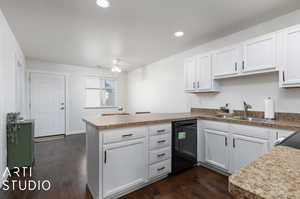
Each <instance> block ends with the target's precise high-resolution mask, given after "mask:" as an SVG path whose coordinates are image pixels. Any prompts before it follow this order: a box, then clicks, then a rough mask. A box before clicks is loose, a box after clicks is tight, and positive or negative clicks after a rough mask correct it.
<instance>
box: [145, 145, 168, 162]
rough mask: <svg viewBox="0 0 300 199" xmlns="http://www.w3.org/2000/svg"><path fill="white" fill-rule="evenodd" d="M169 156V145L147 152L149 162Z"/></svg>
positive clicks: (158, 160)
mask: <svg viewBox="0 0 300 199" xmlns="http://www.w3.org/2000/svg"><path fill="white" fill-rule="evenodd" d="M169 158H171V147H167V148H163V149H158V150H154V151H150V152H149V163H150V164H153V163H156V162H160V161H163V160H166V159H169Z"/></svg>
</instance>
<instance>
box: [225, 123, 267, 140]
mask: <svg viewBox="0 0 300 199" xmlns="http://www.w3.org/2000/svg"><path fill="white" fill-rule="evenodd" d="M229 130H230V132H232V133H233V134H238V135H245V136H249V137H255V138H261V139H269V129H268V128H263V127H257V126H249V125H239V124H231V125H229Z"/></svg>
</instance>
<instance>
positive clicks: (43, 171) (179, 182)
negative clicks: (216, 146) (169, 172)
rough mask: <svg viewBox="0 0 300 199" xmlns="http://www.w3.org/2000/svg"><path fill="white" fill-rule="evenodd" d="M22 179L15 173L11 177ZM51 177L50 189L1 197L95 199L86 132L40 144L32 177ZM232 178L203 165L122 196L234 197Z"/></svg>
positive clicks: (137, 198) (0, 193)
mask: <svg viewBox="0 0 300 199" xmlns="http://www.w3.org/2000/svg"><path fill="white" fill-rule="evenodd" d="M13 179H20V178H16V177H12V178H11V179H10V180H13ZM29 179H33V180H36V181H37V180H41V181H42V180H50V181H51V183H52V188H51V189H50V191H47V192H45V191H20V190H15V191H12V190H10V191H3V190H2V191H0V199H91V197H90V196H89V194H88V192H87V191H86V181H87V179H86V157H85V137H84V135H74V136H68V137H66V138H65V139H61V140H55V141H49V142H42V143H37V144H36V161H35V166H34V168H33V175H32V177H31V178H29V177H25V178H22V180H29ZM227 181H228V179H227V177H225V176H222V175H220V174H218V173H215V172H213V171H210V170H208V169H206V168H203V167H199V168H194V169H191V170H188V171H186V172H183V173H181V174H179V175H177V176H171V177H169V178H167V179H165V180H161V181H159V182H156V183H154V184H152V185H149V186H147V187H145V188H143V189H140V190H138V191H136V192H133V193H131V194H129V195H126V196H124V197H122V199H196V198H198V199H232V198H231V196H230V195H229V193H228V191H227V187H228V182H227Z"/></svg>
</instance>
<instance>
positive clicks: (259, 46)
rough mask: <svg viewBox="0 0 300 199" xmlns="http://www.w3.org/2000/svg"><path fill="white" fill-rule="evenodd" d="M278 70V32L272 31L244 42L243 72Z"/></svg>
mask: <svg viewBox="0 0 300 199" xmlns="http://www.w3.org/2000/svg"><path fill="white" fill-rule="evenodd" d="M275 70H276V34H275V33H271V34H267V35H264V36H260V37H257V38H254V39H251V40H248V41H245V42H243V61H242V72H243V73H261V72H271V71H275Z"/></svg>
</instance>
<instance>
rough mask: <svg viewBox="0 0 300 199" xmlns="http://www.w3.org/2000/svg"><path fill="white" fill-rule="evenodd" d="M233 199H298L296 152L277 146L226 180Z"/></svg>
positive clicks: (299, 158)
mask: <svg viewBox="0 0 300 199" xmlns="http://www.w3.org/2000/svg"><path fill="white" fill-rule="evenodd" d="M229 192H230V193H231V194H232V195H233V196H234V197H235V198H236V199H299V198H300V150H297V149H293V148H289V147H284V146H278V147H275V148H274V149H273V150H272V151H271V152H270V153H267V154H265V155H264V156H262V157H260V158H259V159H257V160H255V161H253V162H252V163H250V164H249V165H248V166H246V167H245V168H243V169H241V170H240V171H239V172H237V173H235V174H233V175H232V176H230V177H229Z"/></svg>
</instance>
